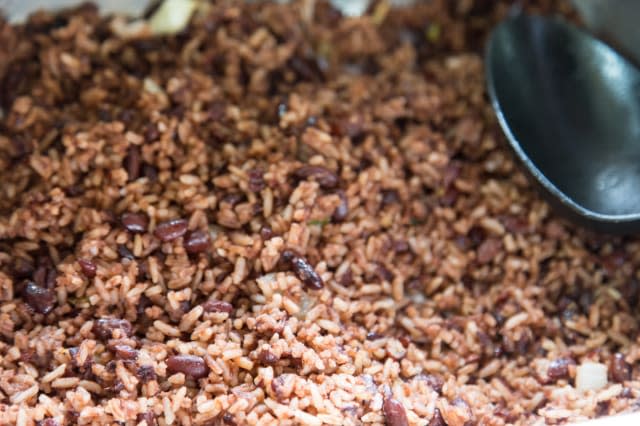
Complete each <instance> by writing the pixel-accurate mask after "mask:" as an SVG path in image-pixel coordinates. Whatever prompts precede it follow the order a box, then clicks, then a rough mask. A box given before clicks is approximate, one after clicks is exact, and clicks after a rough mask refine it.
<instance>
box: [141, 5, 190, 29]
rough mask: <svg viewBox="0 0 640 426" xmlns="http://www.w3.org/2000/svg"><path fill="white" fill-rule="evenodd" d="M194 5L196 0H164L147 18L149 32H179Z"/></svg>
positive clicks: (187, 21) (183, 27)
mask: <svg viewBox="0 0 640 426" xmlns="http://www.w3.org/2000/svg"><path fill="white" fill-rule="evenodd" d="M196 6H197V1H196V0H165V1H164V2H163V3H162V4H161V5H160V7H159V8H158V10H157V11H156V12H155V13H154V14H153V16H152V17H151V19H150V20H149V26H150V28H151V32H152V33H153V34H176V33H179V32H180V31H182V30H184V29H185V28H186V26H187V24H188V23H189V19H191V15H192V14H193V12H194V10H195V9H196Z"/></svg>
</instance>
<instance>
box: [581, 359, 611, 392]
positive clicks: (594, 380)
mask: <svg viewBox="0 0 640 426" xmlns="http://www.w3.org/2000/svg"><path fill="white" fill-rule="evenodd" d="M606 385H607V366H606V365H604V364H600V363H597V362H584V363H582V364H581V365H580V366H578V368H577V370H576V388H577V389H578V390H579V391H588V390H598V389H602V388H603V387H605V386H606Z"/></svg>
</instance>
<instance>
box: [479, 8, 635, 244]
mask: <svg viewBox="0 0 640 426" xmlns="http://www.w3.org/2000/svg"><path fill="white" fill-rule="evenodd" d="M486 75H487V87H488V92H489V96H490V98H491V102H492V104H493V107H494V109H495V111H496V114H497V117H498V120H499V122H500V125H501V126H502V129H503V130H504V132H505V134H506V136H507V139H508V141H509V143H510V144H511V146H512V147H513V149H514V150H515V152H516V155H517V156H518V157H519V159H520V160H521V161H522V162H523V163H524V165H525V167H526V168H527V169H528V171H529V172H530V173H531V174H532V175H533V177H534V178H535V180H537V182H538V183H539V184H540V185H541V187H542V188H543V192H544V193H545V194H546V195H547V198H548V199H549V200H550V201H551V203H552V204H554V205H555V206H559V207H560V208H561V209H562V210H563V211H564V212H565V213H568V214H569V215H570V216H571V217H572V218H573V219H576V220H578V221H580V222H581V223H582V224H583V225H585V226H587V227H589V228H592V229H596V230H600V231H605V232H625V233H628V232H634V231H637V230H640V72H639V71H638V69H637V68H636V67H635V66H634V65H633V64H631V63H630V62H629V61H627V60H626V59H625V58H624V57H622V56H620V55H619V54H618V53H616V52H615V51H614V50H613V49H612V48H611V47H609V46H608V45H606V44H605V43H603V42H601V41H599V40H597V39H595V38H594V37H592V36H591V35H589V34H587V33H585V32H583V31H581V30H579V29H577V28H576V27H574V26H572V25H570V24H568V23H566V22H564V21H562V20H560V19H555V18H553V19H550V18H543V17H538V16H525V15H520V16H517V17H515V18H511V19H508V20H507V21H505V22H503V23H502V24H501V25H500V26H498V27H497V28H496V29H495V30H494V32H493V33H492V35H491V38H490V40H489V44H488V46H487V53H486Z"/></svg>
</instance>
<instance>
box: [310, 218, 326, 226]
mask: <svg viewBox="0 0 640 426" xmlns="http://www.w3.org/2000/svg"><path fill="white" fill-rule="evenodd" d="M327 223H329V219H314V220H310V221H309V225H317V226H325V225H326V224H327Z"/></svg>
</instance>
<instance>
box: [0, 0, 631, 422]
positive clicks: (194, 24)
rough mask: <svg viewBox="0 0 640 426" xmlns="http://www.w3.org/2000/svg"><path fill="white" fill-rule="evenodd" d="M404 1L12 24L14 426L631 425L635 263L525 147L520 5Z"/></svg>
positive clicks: (4, 217)
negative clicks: (176, 21) (498, 111)
mask: <svg viewBox="0 0 640 426" xmlns="http://www.w3.org/2000/svg"><path fill="white" fill-rule="evenodd" d="M527 3H529V5H528V7H529V8H531V10H537V11H542V12H544V13H553V12H560V13H564V14H566V15H570V14H571V11H570V10H569V9H568V7H567V6H566V5H565V4H564V3H559V2H553V1H546V0H539V1H537V2H527ZM385 5H386V3H384V2H379V3H377V5H376V6H374V7H372V9H371V10H370V12H369V13H368V14H366V15H365V16H363V17H362V18H343V17H340V15H339V13H338V12H337V11H335V10H333V9H332V8H331V7H330V6H329V5H328V3H326V2H324V1H316V2H313V1H301V2H298V3H294V4H292V5H283V4H276V3H260V4H254V3H250V4H244V3H243V4H241V3H239V2H234V1H231V0H220V1H216V2H214V3H212V4H211V5H210V7H207V8H205V9H202V10H200V11H199V12H197V13H196V15H194V17H193V18H192V20H191V23H190V25H189V27H188V28H187V29H186V30H185V31H183V32H181V33H180V34H177V35H173V36H171V35H169V36H163V37H155V38H153V37H130V36H131V34H130V33H131V31H133V28H129V27H127V28H125V27H124V26H126V22H124V21H122V20H121V19H119V18H112V17H100V15H99V14H98V12H97V10H96V8H94V7H93V6H88V5H85V6H82V7H79V8H77V9H75V10H72V11H68V12H64V13H62V14H59V15H52V14H48V13H45V12H39V13H36V14H34V15H32V16H31V17H30V18H29V20H28V21H27V23H26V24H24V25H11V24H8V23H6V22H4V21H0V77H1V80H0V81H1V83H0V108H1V111H2V115H1V116H0V129H1V132H0V181H1V182H2V185H0V209H1V210H2V214H1V215H0V334H1V335H2V339H1V340H0V418H1V419H2V420H1V421H2V424H18V425H25V426H27V425H35V424H38V425H43V426H45V425H46V426H54V425H63V424H80V425H89V424H100V425H107V424H116V423H117V424H127V425H134V424H138V425H142V424H145V423H146V424H147V426H151V425H155V424H158V425H171V424H180V425H213V424H228V425H233V424H237V425H241V424H260V425H277V424H306V425H321V424H335V425H350V424H353V425H355V424H363V423H365V424H381V423H386V424H389V425H404V424H416V425H427V424H429V425H432V426H435V425H445V424H448V425H450V426H463V425H470V424H485V425H504V424H542V423H547V424H555V423H567V422H570V421H576V420H581V419H586V418H593V417H598V416H603V415H609V414H614V413H621V412H627V411H634V410H637V407H638V403H637V401H638V398H639V396H640V380H639V378H638V374H639V373H638V372H637V371H638V370H636V368H635V367H636V364H637V361H638V359H640V344H639V341H638V337H637V336H638V321H637V309H638V301H639V297H640V284H639V281H638V280H639V279H640V276H638V273H637V270H638V265H639V264H640V255H638V253H640V250H639V248H640V244H639V242H638V240H637V239H635V238H630V237H628V238H621V237H607V236H601V235H596V234H592V233H590V232H588V231H585V230H582V229H578V228H576V227H575V226H573V225H572V224H569V223H567V222H565V221H563V220H562V219H560V218H559V217H558V216H556V214H555V213H554V212H553V211H551V210H550V208H549V206H548V205H547V204H546V203H545V202H544V201H542V200H541V199H540V198H539V197H538V195H537V194H536V193H535V192H534V190H533V188H532V187H531V184H530V182H529V180H528V179H527V178H526V177H525V175H524V174H523V173H522V172H521V170H520V169H519V168H518V166H517V165H516V163H515V162H514V158H513V157H512V156H511V154H510V153H509V150H508V149H507V148H506V145H505V143H504V140H503V137H502V136H501V133H500V130H499V127H498V125H497V123H496V120H495V118H494V116H493V112H492V111H491V108H490V105H489V104H488V102H487V99H486V95H485V91H484V80H483V69H482V57H481V53H482V45H483V40H484V39H485V37H486V35H487V32H488V30H489V29H490V28H491V27H492V26H493V25H495V23H496V22H498V20H500V19H502V18H503V17H504V16H505V15H506V13H507V11H508V7H509V6H508V4H507V3H503V2H491V1H483V0H475V1H456V2H454V1H446V0H431V1H429V2H419V3H418V4H417V5H415V6H412V7H410V8H405V9H402V8H399V9H389V8H387V7H386V6H385ZM112 24H113V25H112ZM118 28H119V29H120V30H118ZM123 28H124V29H126V31H125V30H124V29H123ZM113 31H120V32H119V33H118V32H113ZM124 32H127V34H124ZM123 36H126V37H129V38H123ZM125 213H127V214H128V216H126V217H123V214H125ZM585 362H596V363H601V364H604V365H605V366H607V369H608V379H607V383H606V386H604V387H602V388H599V389H595V390H590V391H587V392H580V391H578V390H577V389H576V387H575V385H576V380H575V379H576V371H577V367H578V366H580V365H581V364H583V363H585Z"/></svg>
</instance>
